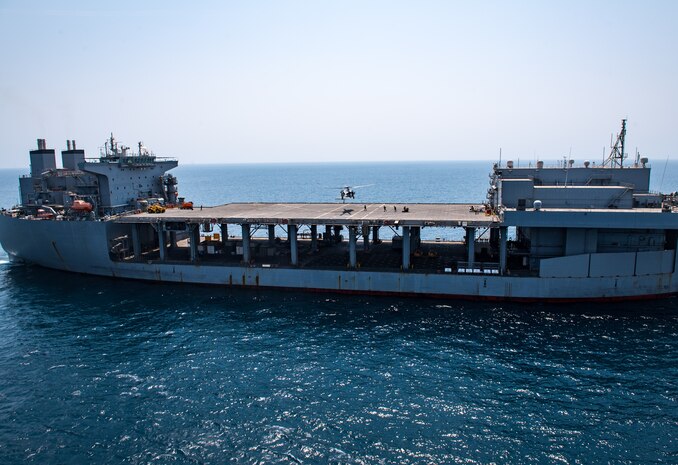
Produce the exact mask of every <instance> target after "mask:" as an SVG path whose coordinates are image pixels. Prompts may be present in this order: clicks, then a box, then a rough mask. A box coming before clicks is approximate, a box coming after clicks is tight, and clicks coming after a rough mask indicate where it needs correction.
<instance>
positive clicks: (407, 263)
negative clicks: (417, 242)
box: [403, 226, 412, 271]
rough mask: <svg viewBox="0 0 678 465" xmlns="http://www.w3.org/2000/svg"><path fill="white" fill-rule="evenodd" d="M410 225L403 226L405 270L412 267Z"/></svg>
mask: <svg viewBox="0 0 678 465" xmlns="http://www.w3.org/2000/svg"><path fill="white" fill-rule="evenodd" d="M410 245H411V244H410V227H409V226H403V271H407V270H409V269H410V254H411V253H412V251H411V247H410Z"/></svg>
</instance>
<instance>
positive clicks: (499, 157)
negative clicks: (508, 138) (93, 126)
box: [499, 147, 501, 166]
mask: <svg viewBox="0 0 678 465" xmlns="http://www.w3.org/2000/svg"><path fill="white" fill-rule="evenodd" d="M499 166H501V147H499Z"/></svg>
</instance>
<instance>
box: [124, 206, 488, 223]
mask: <svg viewBox="0 0 678 465" xmlns="http://www.w3.org/2000/svg"><path fill="white" fill-rule="evenodd" d="M115 221H117V222H120V223H158V222H170V221H171V222H185V223H189V224H190V223H205V222H212V223H230V224H248V223H249V224H300V225H301V224H331V225H342V226H350V225H356V226H357V225H370V226H379V225H383V226H389V225H402V226H422V227H423V226H442V227H467V226H470V227H491V226H493V225H498V224H499V218H498V217H497V216H496V215H494V214H492V213H490V214H487V213H486V211H485V207H484V206H483V205H480V204H437V203H436V204H432V203H428V204H425V203H414V204H386V203H364V204H363V203H360V204H358V203H350V204H349V203H342V204H337V203H229V204H225V205H220V206H215V207H201V206H194V209H193V210H182V209H178V208H173V209H167V211H165V212H164V213H138V214H134V215H126V216H122V217H119V218H117V219H116V220H115Z"/></svg>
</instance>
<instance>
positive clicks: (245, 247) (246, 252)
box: [241, 223, 251, 264]
mask: <svg viewBox="0 0 678 465" xmlns="http://www.w3.org/2000/svg"><path fill="white" fill-rule="evenodd" d="M241 227H242V261H243V262H245V263H246V264H247V263H249V262H250V259H251V256H250V255H251V254H250V225H249V224H248V223H243V224H242V225H241Z"/></svg>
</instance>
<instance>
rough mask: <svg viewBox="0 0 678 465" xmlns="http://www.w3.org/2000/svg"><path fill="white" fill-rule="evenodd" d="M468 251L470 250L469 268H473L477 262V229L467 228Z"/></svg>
mask: <svg viewBox="0 0 678 465" xmlns="http://www.w3.org/2000/svg"><path fill="white" fill-rule="evenodd" d="M466 249H467V250H468V258H467V261H468V268H473V267H474V266H475V260H476V228H472V227H467V228H466Z"/></svg>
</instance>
